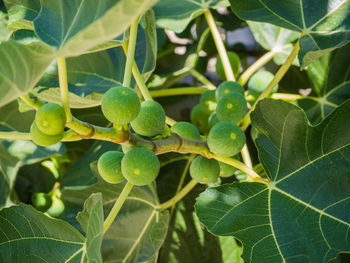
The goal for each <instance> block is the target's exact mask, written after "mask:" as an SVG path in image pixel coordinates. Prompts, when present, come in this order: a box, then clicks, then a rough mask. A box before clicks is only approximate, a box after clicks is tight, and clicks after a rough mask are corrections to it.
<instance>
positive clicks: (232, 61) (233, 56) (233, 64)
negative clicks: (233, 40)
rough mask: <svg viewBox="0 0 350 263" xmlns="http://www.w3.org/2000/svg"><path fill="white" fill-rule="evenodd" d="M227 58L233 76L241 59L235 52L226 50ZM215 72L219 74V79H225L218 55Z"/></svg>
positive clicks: (237, 71) (236, 74) (238, 68)
mask: <svg viewBox="0 0 350 263" xmlns="http://www.w3.org/2000/svg"><path fill="white" fill-rule="evenodd" d="M227 56H228V60H229V61H230V64H231V67H232V71H233V74H234V76H235V77H237V76H238V74H239V70H240V68H241V59H240V58H239V56H238V55H237V54H236V53H235V52H230V51H229V52H227ZM216 73H217V74H218V75H219V76H220V78H221V79H226V75H225V71H224V67H223V65H222V61H221V58H220V57H218V59H217V61H216Z"/></svg>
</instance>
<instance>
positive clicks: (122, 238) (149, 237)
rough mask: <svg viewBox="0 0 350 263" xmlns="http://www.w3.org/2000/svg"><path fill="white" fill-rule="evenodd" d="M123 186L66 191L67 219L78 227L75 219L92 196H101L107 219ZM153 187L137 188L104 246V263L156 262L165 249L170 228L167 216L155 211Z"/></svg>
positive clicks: (109, 230) (128, 199)
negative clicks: (154, 259) (75, 215)
mask: <svg viewBox="0 0 350 263" xmlns="http://www.w3.org/2000/svg"><path fill="white" fill-rule="evenodd" d="M123 187H124V184H117V185H111V184H107V183H104V182H99V183H97V184H96V185H93V186H91V187H88V188H85V189H80V190H79V189H66V190H64V191H63V195H62V197H63V200H65V204H66V207H67V211H65V214H64V218H65V219H66V220H67V221H69V222H71V223H72V224H74V225H76V224H77V222H75V221H74V220H73V215H74V214H76V213H77V211H78V210H79V207H81V205H82V204H83V202H84V200H85V199H86V197H87V196H89V195H90V194H91V193H95V192H101V193H102V196H103V208H104V214H105V216H107V214H108V212H109V211H110V209H111V208H112V206H113V204H114V203H115V201H116V199H117V198H118V196H119V194H120V192H121V191H122V188H123ZM157 203H158V201H157V199H156V198H155V196H154V193H153V191H152V190H151V187H149V186H147V187H134V188H133V190H132V191H131V193H130V194H129V196H128V197H127V199H126V202H125V203H124V205H123V207H122V209H121V211H120V212H119V214H118V216H117V218H116V220H115V221H114V222H113V223H112V225H111V227H110V228H109V229H108V231H107V232H106V233H105V234H104V239H103V242H102V257H103V262H124V263H129V262H145V261H148V260H151V259H153V258H154V257H155V256H156V253H157V252H158V250H159V249H160V246H161V245H162V243H163V241H164V238H165V235H166V232H167V227H168V213H167V212H166V211H163V212H161V211H158V210H157V209H156V207H155V206H156V204H157Z"/></svg>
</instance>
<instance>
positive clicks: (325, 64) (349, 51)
mask: <svg viewBox="0 0 350 263" xmlns="http://www.w3.org/2000/svg"><path fill="white" fill-rule="evenodd" d="M349 59H350V45H346V46H344V47H342V48H340V49H339V50H336V51H335V52H332V53H331V54H327V55H325V56H323V57H321V58H319V59H318V60H316V61H314V62H313V63H312V64H310V65H309V66H308V68H307V72H308V75H309V77H310V80H311V81H312V83H313V90H314V91H315V94H316V96H312V95H313V94H311V96H309V97H306V98H304V99H300V100H297V102H296V103H297V105H298V106H299V107H301V108H302V109H304V111H305V113H306V115H307V117H308V119H309V121H310V122H311V123H312V124H318V123H320V122H321V121H322V120H323V119H324V118H325V117H327V116H328V115H329V114H330V113H331V112H332V111H333V110H334V109H336V108H337V107H338V106H339V105H340V104H342V103H343V102H344V101H346V100H347V99H350V76H349V72H350V66H349V63H348V61H349Z"/></svg>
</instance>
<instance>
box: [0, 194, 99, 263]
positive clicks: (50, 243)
mask: <svg viewBox="0 0 350 263" xmlns="http://www.w3.org/2000/svg"><path fill="white" fill-rule="evenodd" d="M78 219H79V220H80V222H82V225H84V227H85V229H86V238H84V237H83V236H82V235H81V234H80V233H79V231H77V230H76V229H75V228H74V227H73V226H71V225H69V224H68V223H67V222H64V221H62V220H57V219H52V218H50V217H48V216H46V215H44V214H43V213H41V212H38V211H37V210H35V209H34V208H33V207H31V206H28V205H25V204H20V205H18V206H12V207H10V208H4V209H3V210H1V211H0V228H1V230H2V231H1V233H0V255H1V260H2V261H3V262H9V263H10V262H11V263H17V262H18V263H20V262H24V261H26V262H38V259H40V261H45V262H57V263H61V262H96V263H98V262H101V263H102V258H101V251H100V249H101V243H102V237H103V210H102V195H101V194H100V193H97V194H92V195H91V196H90V197H89V198H88V199H87V200H86V202H85V204H84V210H83V211H82V212H81V213H79V214H78ZM19 247H20V248H21V249H18V248H19Z"/></svg>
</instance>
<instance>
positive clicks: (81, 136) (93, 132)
mask: <svg viewBox="0 0 350 263" xmlns="http://www.w3.org/2000/svg"><path fill="white" fill-rule="evenodd" d="M84 125H86V126H87V127H88V128H89V129H90V130H91V131H90V133H89V134H87V135H85V134H80V133H78V132H76V131H74V133H75V134H76V135H77V136H79V137H80V138H82V139H90V138H91V137H92V136H94V134H95V128H94V126H92V125H91V124H90V123H84Z"/></svg>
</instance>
